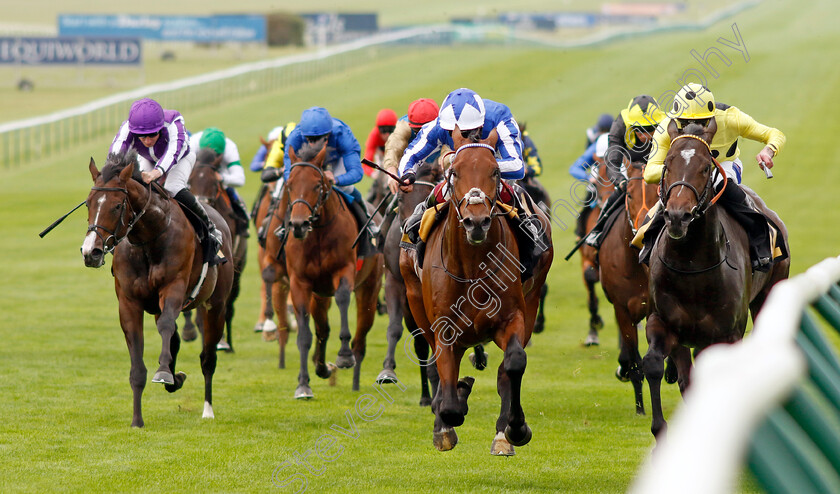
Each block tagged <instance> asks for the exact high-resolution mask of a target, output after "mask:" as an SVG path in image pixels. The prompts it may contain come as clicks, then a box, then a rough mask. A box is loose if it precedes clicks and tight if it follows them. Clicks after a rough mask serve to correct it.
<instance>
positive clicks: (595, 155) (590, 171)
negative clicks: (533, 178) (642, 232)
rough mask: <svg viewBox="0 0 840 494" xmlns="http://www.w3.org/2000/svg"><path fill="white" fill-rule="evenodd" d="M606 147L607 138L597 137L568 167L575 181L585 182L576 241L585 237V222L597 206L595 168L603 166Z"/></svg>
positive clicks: (597, 180)
mask: <svg viewBox="0 0 840 494" xmlns="http://www.w3.org/2000/svg"><path fill="white" fill-rule="evenodd" d="M608 146H609V136H608V135H607V134H605V133H604V134H601V135H599V136H598V138H597V139H595V142H593V143H592V144H591V145H590V146H589V147H588V148H586V151H584V152H583V154H581V155H580V156H578V159H576V160H575V162H574V163H572V164H571V166H569V175H571V176H572V177H574V178H575V179H576V180H580V181H583V182H586V197H585V198H584V199H583V209H582V210H581V212H580V214H579V215H578V218H577V225H576V226H575V235H577V237H578V240H580V239H581V238H583V236H584V235H586V220H587V219H588V218H589V215H590V214H591V213H592V210H593V209H594V208H595V206H597V205H598V187H597V185H596V184H598V182H599V181H600V180H599V177H598V173H597V167H598V166H603V164H604V155H605V154H606V153H607V147H608ZM601 185H608V184H601Z"/></svg>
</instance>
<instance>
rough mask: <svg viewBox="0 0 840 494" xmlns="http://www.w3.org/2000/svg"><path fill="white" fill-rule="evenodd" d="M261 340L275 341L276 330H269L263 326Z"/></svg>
mask: <svg viewBox="0 0 840 494" xmlns="http://www.w3.org/2000/svg"><path fill="white" fill-rule="evenodd" d="M262 340H263V341H264V342H266V343H271V342H272V341H277V330H276V329H272V330H271V331H269V330H267V329H265V328H264V327H263V332H262Z"/></svg>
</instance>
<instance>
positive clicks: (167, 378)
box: [152, 370, 175, 384]
mask: <svg viewBox="0 0 840 494" xmlns="http://www.w3.org/2000/svg"><path fill="white" fill-rule="evenodd" d="M152 382H153V383H163V384H175V378H174V377H173V376H172V373H171V372H169V371H163V370H159V371H157V372H155V375H154V377H152Z"/></svg>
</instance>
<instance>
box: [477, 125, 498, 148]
mask: <svg viewBox="0 0 840 494" xmlns="http://www.w3.org/2000/svg"><path fill="white" fill-rule="evenodd" d="M481 142H482V143H484V144H487V145H488V146H492V147H494V148H495V147H496V143H497V142H499V132H498V131H497V130H496V129H493V130H492V131H491V132H490V135H489V136H487V139H484V140H483V141H481Z"/></svg>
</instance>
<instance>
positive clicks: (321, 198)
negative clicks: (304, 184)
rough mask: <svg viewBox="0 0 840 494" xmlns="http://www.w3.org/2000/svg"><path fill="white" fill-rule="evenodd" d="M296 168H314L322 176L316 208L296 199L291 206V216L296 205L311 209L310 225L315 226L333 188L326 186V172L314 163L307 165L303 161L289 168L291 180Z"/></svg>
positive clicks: (304, 200)
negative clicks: (299, 204)
mask: <svg viewBox="0 0 840 494" xmlns="http://www.w3.org/2000/svg"><path fill="white" fill-rule="evenodd" d="M296 166H305V167H309V168H313V169H315V170H317V171H318V174H319V175H320V176H321V180H320V182H318V201H317V202H315V205H314V206H313V205H312V204H309V202H308V201H307V200H306V199H295V200H294V201H292V203H291V204H289V214H291V212H292V208H293V207H294V205H295V204H298V203H301V204H303V205H304V206H306V207H307V208H309V223H310V224H311V225H314V224H315V223H317V222H318V220H320V219H321V215H320V213H321V207H323V205H324V204H325V203H326V202H327V200H328V199H329V198H330V194H331V193H332V187H326V186H325V184H326V182H327V177H326V176H325V175H324V170H322V169H321V167H319V166H315V165H313V164H312V163H306V162H305V161H302V162H300V163H295V164H294V165H292V166H291V167H290V168H289V178H291V176H292V170H294V168H295V167H296ZM286 186H287V187H288V183H287V184H286ZM325 189H326V190H325Z"/></svg>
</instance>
